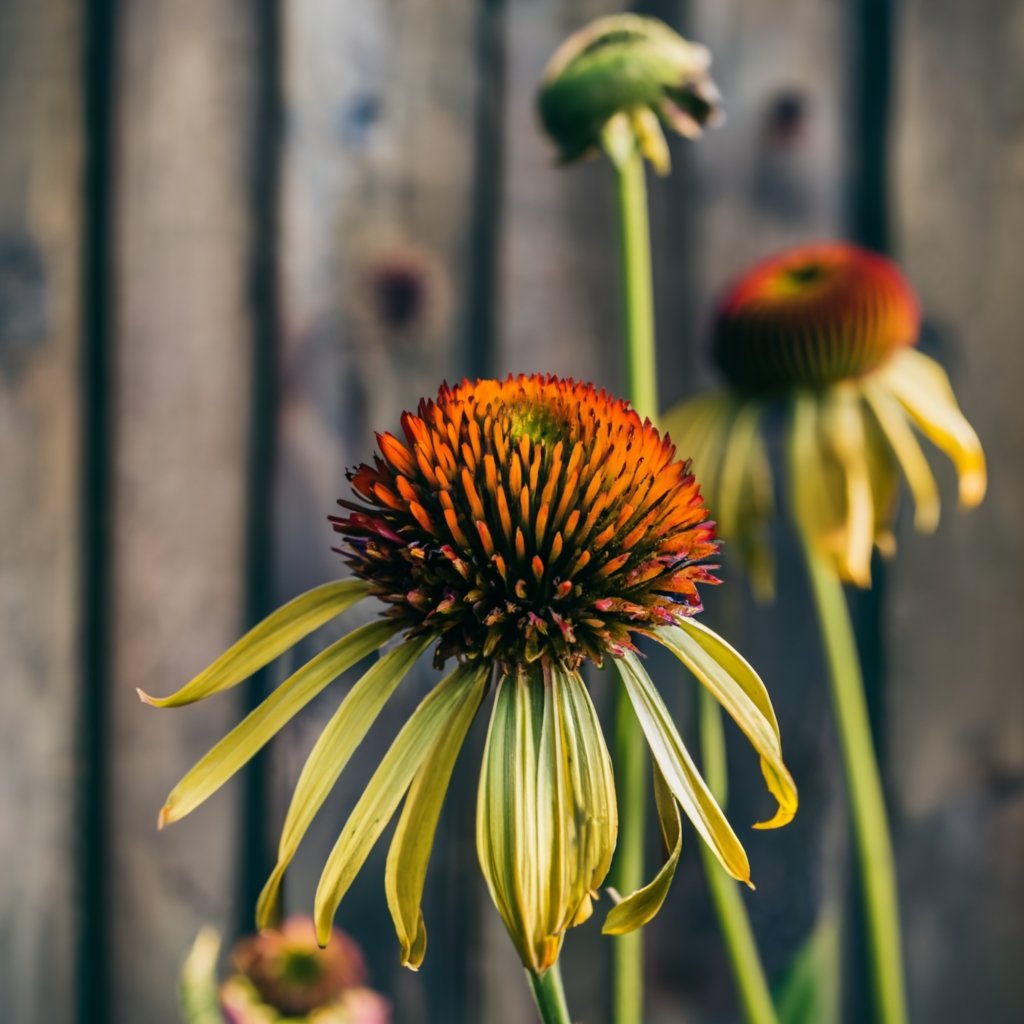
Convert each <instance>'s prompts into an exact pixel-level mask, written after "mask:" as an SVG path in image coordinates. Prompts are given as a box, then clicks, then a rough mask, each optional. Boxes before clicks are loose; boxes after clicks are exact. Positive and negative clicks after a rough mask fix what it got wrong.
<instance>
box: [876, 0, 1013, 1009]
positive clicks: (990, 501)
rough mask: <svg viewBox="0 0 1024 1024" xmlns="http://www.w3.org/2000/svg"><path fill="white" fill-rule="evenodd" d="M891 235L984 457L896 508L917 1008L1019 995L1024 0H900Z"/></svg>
mask: <svg viewBox="0 0 1024 1024" xmlns="http://www.w3.org/2000/svg"><path fill="white" fill-rule="evenodd" d="M898 24H899V39H900V56H899V60H898V62H897V65H896V67H897V73H898V79H897V95H898V97H899V101H898V103H897V106H896V109H895V121H894V130H895V156H896V164H895V167H894V168H893V170H894V187H895V202H896V245H897V254H898V256H900V257H901V259H902V262H903V263H904V265H905V266H906V269H907V272H908V274H909V276H910V279H911V281H912V282H913V283H914V285H915V286H916V287H917V289H918V290H919V292H920V294H921V298H922V302H923V307H924V314H925V322H926V329H925V333H924V343H923V344H924V347H925V349H926V351H929V352H930V353H931V354H932V355H933V356H935V357H936V358H938V359H939V361H940V362H942V363H943V365H944V366H945V367H946V368H947V370H948V371H949V372H950V375H951V377H952V380H953V386H954V388H955V390H956V392H957V396H958V398H959V400H960V403H961V405H962V407H963V409H964V411H965V413H966V414H967V416H968V417H969V418H970V420H971V422H972V423H973V424H974V426H975V428H976V429H977V431H978V433H979V434H980V436H981V439H982V442H983V444H984V445H985V447H986V451H987V454H988V457H989V469H990V490H989V494H988V495H987V497H986V499H985V502H984V504H983V505H982V506H981V508H979V509H977V510H975V511H972V512H971V513H970V514H958V512H957V511H956V509H955V507H954V506H955V490H954V487H953V486H952V473H951V471H950V470H949V468H948V466H945V465H940V463H942V462H944V460H943V459H942V458H941V457H936V458H935V459H933V460H932V461H933V464H934V465H935V466H936V468H937V471H938V473H939V479H940V481H941V483H942V485H943V486H942V494H943V500H944V509H943V512H944V516H943V522H942V525H941V526H940V528H939V531H938V533H937V535H936V536H933V537H917V536H915V535H914V534H913V533H912V532H911V529H910V525H909V523H904V529H903V530H902V531H901V533H900V546H901V551H900V554H899V557H898V558H897V559H896V561H895V563H894V565H893V567H892V570H891V594H892V597H891V602H890V608H889V616H888V622H887V632H886V638H887V641H888V642H887V650H888V662H889V668H890V680H891V681H890V686H889V702H888V735H887V749H888V750H889V752H890V753H889V767H890V782H891V786H892V789H893V793H894V797H895V801H896V805H897V808H898V810H899V812H900V826H901V827H900V830H899V848H900V869H901V871H900V878H901V882H902V885H903V902H904V916H905V919H906V931H907V940H908V951H909V964H908V969H909V972H910V997H911V1008H912V1011H913V1013H914V1016H915V1019H919V1020H933V1021H936V1022H941V1024H945V1022H949V1024H953V1022H957V1021H962V1020H985V1021H992V1022H993V1024H996V1022H999V1024H1002V1022H1004V1021H1005V1022H1009V1021H1013V1020H1019V1019H1020V1017H1021V1016H1022V1014H1024V977H1022V974H1021V971H1020V966H1019V963H1020V956H1019V951H1020V950H1021V949H1022V948H1024V917H1022V915H1021V913H1020V908H1021V907H1022V906H1024V689H1022V688H1021V685H1020V683H1021V665H1022V664H1024V634H1022V631H1021V625H1020V624H1021V621H1022V617H1024V575H1022V572H1021V565H1022V561H1024V537H1022V533H1021V523H1022V522H1024V477H1022V475H1021V466H1022V465H1024V405H1022V403H1021V400H1020V393H1021V384H1022V382H1024V352H1022V349H1021V345H1020V333H1021V327H1020V325H1021V320H1022V317H1024V299H1022V292H1021V288H1020V276H1021V267H1022V265H1024V251H1022V247H1021V238H1024V119H1022V116H1021V115H1022V111H1024V108H1022V106H1021V97H1022V96H1024V73H1022V68H1024V11H1022V9H1021V7H1020V5H1019V4H1014V3H1009V2H999V0H993V2H989V3H985V4H983V5H981V6H979V7H978V8H976V9H974V10H973V11H969V10H967V9H965V8H963V7H962V6H960V5H958V4H955V3H952V2H949V0H943V2H939V3H921V2H917V0H911V2H908V3H906V4H904V5H903V6H902V17H901V18H900V20H899V23H898Z"/></svg>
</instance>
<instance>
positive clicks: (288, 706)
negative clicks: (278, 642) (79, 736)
mask: <svg viewBox="0 0 1024 1024" xmlns="http://www.w3.org/2000/svg"><path fill="white" fill-rule="evenodd" d="M397 631H398V627H397V626H396V625H395V624H394V623H391V622H383V621H379V620H378V621H376V622H371V623H368V624H367V625H365V626H360V627H359V629H356V630H353V631H352V632H351V633H349V634H348V636H345V637H342V639H340V640H337V641H335V642H334V643H333V644H331V645H330V647H328V648H326V649H325V650H323V651H321V652H320V653H319V654H318V655H317V656H316V657H315V658H312V659H311V660H310V661H308V662H307V663H306V664H305V665H303V666H302V668H300V669H299V670H298V671H297V672H294V673H292V675H290V676H289V677H288V678H287V679H286V680H285V681H284V682H283V683H281V685H280V686H278V687H277V688H276V689H275V690H274V691H273V692H272V693H271V694H270V696H269V697H267V698H266V700H264V701H263V703H261V704H260V705H258V706H257V707H256V708H254V709H253V710H252V711H250V712H249V714H248V715H246V716H245V718H243V719H242V721H241V722H239V723H238V725H236V726H235V727H234V729H232V730H231V732H229V733H228V734H227V735H226V736H225V737H224V738H223V739H222V740H221V741H220V742H219V743H218V744H217V745H216V746H214V747H213V748H212V749H211V750H210V751H209V753H207V754H206V755H205V756H204V757H202V758H201V759H200V760H199V761H198V762H197V763H196V764H195V765H194V767H193V768H192V769H191V770H190V771H189V772H188V773H187V774H186V775H185V777H184V778H183V779H182V780H181V781H180V782H179V783H178V784H177V785H176V786H175V787H174V789H172V790H171V792H170V795H169V796H168V797H167V801H166V803H165V804H164V806H163V808H162V809H161V811H160V817H159V820H158V824H159V826H160V827H161V828H162V827H163V826H164V825H167V824H170V823H171V822H173V821H178V820H179V819H181V818H183V817H185V815H186V814H188V813H190V812H191V811H193V810H195V808H196V807H198V806H199V805H200V804H201V803H202V802H203V801H204V800H206V799H207V798H208V797H209V796H211V795H212V794H213V793H215V792H216V791H217V790H218V789H219V788H220V787H221V786H223V785H224V783H225V782H227V780H228V779H230V778H231V776H232V775H234V774H235V772H237V771H238V769H239V768H241V767H242V765H244V764H245V763H246V762H247V761H249V760H250V758H252V757H253V756H254V755H255V754H256V753H257V752H258V751H259V750H260V749H261V748H262V747H263V746H264V745H265V744H266V743H267V742H268V741H269V740H270V739H271V737H273V736H274V734H275V733H277V731H278V730H279V729H280V728H281V727H282V726H283V725H284V724H285V723H286V722H288V721H290V720H291V719H292V718H293V717H294V716H295V715H296V714H298V712H299V711H301V710H302V708H304V707H305V706H306V705H307V704H308V703H309V702H310V701H311V700H312V699H313V698H314V697H315V696H316V695H317V694H318V693H320V692H321V691H322V690H323V689H324V688H325V687H327V686H328V685H329V684H330V683H332V682H333V681H334V680H335V679H337V678H338V676H340V675H341V674H342V672H345V671H347V670H348V669H350V668H351V667H352V666H353V665H354V664H356V662H358V661H360V660H361V659H363V658H365V657H366V656H367V655H368V654H372V653H373V652H374V651H376V650H378V649H379V648H381V647H383V646H384V644H386V643H387V642H388V640H389V639H390V638H391V637H392V636H394V634H395V633H396V632H397Z"/></svg>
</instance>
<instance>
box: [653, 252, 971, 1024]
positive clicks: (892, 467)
mask: <svg viewBox="0 0 1024 1024" xmlns="http://www.w3.org/2000/svg"><path fill="white" fill-rule="evenodd" d="M919 325H920V314H919V310H918V303H917V300H916V298H915V296H914V294H913V292H912V291H911V289H910V287H909V285H908V284H907V282H906V281H905V280H904V278H903V276H902V274H901V273H900V272H899V270H898V269H897V267H896V266H895V265H894V264H893V263H891V262H890V261H889V260H887V259H885V258H883V257H881V256H878V255H876V254H874V253H870V252H867V251H866V250H863V249H860V248H858V247H856V246H853V245H847V244H844V243H818V244H813V245H806V246H801V247H798V248H796V249H791V250H788V251H786V252H783V253H780V254H779V255H777V256H775V257H772V258H770V259H768V260H766V261H764V262H763V263H761V264H759V265H758V266H757V267H755V268H754V269H753V270H751V271H750V272H749V273H747V274H746V275H744V276H743V277H742V278H741V279H740V280H739V281H738V282H737V283H736V284H735V285H734V286H733V287H732V288H731V289H730V290H729V292H728V293H727V295H726V297H725V299H724V300H723V302H722V305H721V307H720V309H719V313H718V317H717V320H716V324H715V332H714V354H715V360H716V362H717V363H718V366H719V368H720V370H721V371H722V374H723V376H724V377H725V379H726V381H727V387H726V388H725V389H723V390H722V391H720V392H717V393H714V394H709V395H705V396H702V397H699V398H696V399H694V400H692V401H690V402H688V403H684V404H683V405H682V406H680V407H678V408H677V409H675V410H673V411H672V412H670V413H669V414H668V415H667V416H666V417H665V418H664V423H665V425H666V426H667V427H668V429H670V430H671V431H672V433H673V434H674V435H675V436H682V437H686V438H687V442H688V444H689V445H690V450H691V452H692V455H693V459H694V465H695V466H696V467H697V470H698V471H699V472H700V474H701V479H702V481H703V482H704V487H705V493H706V494H707V495H708V498H709V503H710V504H711V506H712V507H713V508H714V509H715V512H716V515H717V518H718V523H719V526H720V529H721V531H722V534H723V536H724V537H725V538H726V539H728V540H731V541H732V542H733V543H734V544H735V546H736V549H737V551H738V552H739V554H740V556H741V558H742V559H743V560H744V561H745V562H746V563H747V566H748V568H749V569H750V571H751V575H752V580H753V582H754V585H755V587H756V589H758V590H759V591H760V592H761V593H763V594H770V593H771V591H772V587H773V583H774V572H773V565H772V558H771V549H770V545H769V543H768V539H767V531H768V528H769V525H770V522H771V519H772V517H773V515H774V496H773V491H774V483H773V480H772V474H771V471H770V466H769V461H768V455H767V445H766V440H765V430H766V427H767V423H768V422H769V420H770V419H771V418H773V417H775V416H776V415H779V414H781V415H783V417H784V424H783V437H784V450H785V463H784V467H783V468H784V475H785V478H786V486H787V492H788V498H789V503H788V504H789V513H790V515H791V517H792V520H793V523H794V525H795V527H796V530H797V533H798V535H799V537H800V539H801V543H802V545H803V548H804V553H805V557H806V562H807V566H808V572H809V575H810V580H811V585H812V586H811V589H812V594H813V597H814V600H815V605H816V608H817V611H818V616H819V620H820V624H821V629H822V634H823V638H824V641H825V649H826V655H827V658H828V663H829V677H830V682H831V688H832V700H833V706H834V709H835V716H836V721H837V726H838V730H839V737H840V744H841V747H842V753H843V761H844V766H845V773H846V779H847V786H848V789H849V795H850V810H851V815H852V820H853V827H854V834H855V838H856V843H857V851H858V859H859V863H860V871H861V880H862V890H863V898H864V903H865V914H866V919H867V925H868V938H869V942H870V962H871V969H872V979H873V985H874V997H875V1006H876V1013H877V1018H878V1020H879V1021H880V1022H882V1024H902V1022H903V1021H905V1020H906V1005H905V1004H906V1000H905V995H904V983H903V970H902V949H901V941H900V931H899V911H898V899H897V886H896V878H895V867H894V862H893V852H892V843H891V840H890V837H889V827H888V822H887V819H886V813H885V804H884V797H883V791H882V783H881V778H880V774H879V770H878V766H877V763H876V758H875V752H874V746H873V741H872V737H871V730H870V723H869V719H868V714H867V706H866V702H865V698H864V691H863V681H862V678H861V673H860V668H859V664H858V660H857V652H856V645H855V643H854V636H853V630H852V628H851V625H850V620H849V612H848V609H847V606H846V601H845V598H844V596H843V593H842V586H841V584H842V583H843V582H848V583H852V584H855V585H857V586H860V587H867V586H870V582H871V557H872V552H873V550H874V549H875V548H877V549H879V550H880V551H881V552H882V553H883V554H887V555H888V554H892V553H893V551H894V550H895V539H894V537H893V532H892V531H893V525H894V521H895V517H896V513H897V507H898V499H899V492H900V484H901V481H902V480H903V479H905V480H906V482H907V484H908V487H909V490H910V493H911V495H912V497H913V499H914V504H915V513H914V522H915V525H916V526H917V528H918V529H919V530H922V531H929V530H933V529H934V528H935V525H936V523H937V522H938V515H939V494H938V488H937V486H936V483H935V478H934V477H933V475H932V472H931V470H930V468H929V465H928V461H927V458H926V457H925V454H924V451H923V450H922V447H921V444H920V442H919V440H918V435H919V434H920V435H923V436H924V437H926V438H927V439H928V440H930V441H932V442H933V443H934V444H935V445H936V446H937V447H939V448H940V449H941V450H942V451H943V452H945V453H946V454H947V455H948V456H950V458H951V459H952V460H953V463H954V465H955V467H956V470H957V473H958V476H959V489H960V501H961V504H962V505H964V506H965V507H971V506H974V505H977V504H978V503H979V502H980V501H981V499H982V497H983V496H984V493H985V487H986V469H985V456H984V453H983V451H982V448H981V444H980V442H979V441H978V437H977V435H976V434H975V432H974V430H973V429H972V428H971V426H970V424H969V423H968V422H967V420H966V419H965V418H964V416H963V413H962V412H961V411H960V409H959V407H958V405H957V402H956V398H955V397H954V395H953V389H952V387H951V386H950V383H949V379H948V378H947V376H946V374H945V373H944V371H943V370H942V369H941V367H939V365H938V364H937V363H935V362H934V361H933V360H931V359H929V358H928V357H927V356H925V355H923V354H922V353H921V352H919V351H918V350H917V349H916V347H915V345H916V342H917V337H918V330H919Z"/></svg>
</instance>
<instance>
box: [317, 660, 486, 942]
mask: <svg viewBox="0 0 1024 1024" xmlns="http://www.w3.org/2000/svg"><path fill="white" fill-rule="evenodd" d="M487 677H488V670H487V668H486V667H484V668H481V667H480V666H479V665H475V664H474V665H460V666H459V667H458V668H456V669H455V671H454V672H452V673H451V674H450V675H448V676H446V677H445V678H444V679H443V680H442V681H441V682H440V683H438V684H437V686H435V687H434V689H433V690H431V691H430V693H428V694H427V696H426V697H425V698H424V699H423V701H422V702H421V703H420V705H419V707H417V708H416V710H415V711H414V712H413V714H412V717H410V718H409V720H408V721H407V722H406V723H405V725H404V726H403V727H402V730H401V731H400V732H399V734H398V736H397V737H396V738H395V741H394V742H393V743H392V744H391V747H390V748H389V749H388V752H387V754H385V755H384V759H383V760H382V761H381V763H380V765H379V766H378V768H377V770H376V771H375V772H374V773H373V777H372V778H371V779H370V781H369V783H368V784H367V786H366V789H365V790H364V791H363V795H362V796H361V797H360V798H359V801H358V803H357V804H356V806H355V808H354V809H353V811H352V813H351V815H349V819H348V821H347V822H346V823H345V827H344V828H343V829H342V830H341V834H340V835H339V836H338V841H337V842H336V843H335V844H334V849H333V850H331V854H330V856H329V857H328V858H327V864H326V865H325V866H324V870H323V874H322V875H321V876H320V883H319V885H318V886H317V890H316V898H315V900H314V905H313V917H314V920H315V923H316V934H317V939H318V940H319V942H320V943H321V945H326V944H327V941H328V939H329V938H330V934H331V926H332V923H333V921H334V915H335V913H336V912H337V909H338V905H339V904H340V903H341V901H342V899H343V898H344V896H345V893H346V892H348V889H349V886H350V885H351V884H352V882H353V880H354V879H355V877H356V875H357V874H358V873H359V869H360V868H361V867H362V866H363V863H364V861H365V860H366V858H367V857H368V856H369V853H370V850H371V849H372V848H373V845H374V843H376V841H377V839H378V838H379V837H380V834H381V832H383V831H384V829H385V828H386V827H387V824H388V822H389V821H390V820H391V817H392V815H393V814H394V813H395V811H396V809H397V808H398V805H399V803H401V801H402V797H404V796H405V793H406V790H408V788H409V786H410V785H411V784H412V780H413V778H414V777H415V775H416V773H417V771H419V768H420V766H421V765H422V764H423V762H424V760H425V758H426V757H427V755H428V754H429V753H430V751H431V749H432V748H433V746H434V744H435V743H436V742H437V739H438V737H440V736H442V735H444V734H446V733H447V732H449V731H450V730H451V729H452V728H453V725H454V723H455V722H456V721H458V720H459V719H460V717H461V716H462V715H464V714H468V713H469V712H470V710H472V713H474V714H475V713H476V710H477V709H478V708H479V707H480V702H481V700H483V695H484V692H485V690H486V688H487Z"/></svg>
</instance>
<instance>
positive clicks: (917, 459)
mask: <svg viewBox="0 0 1024 1024" xmlns="http://www.w3.org/2000/svg"><path fill="white" fill-rule="evenodd" d="M861 389H862V391H863V393H864V398H865V400H866V401H867V403H868V407H869V408H870V409H871V412H872V413H873V414H874V416H875V419H876V420H877V422H878V426H879V428H880V429H881V431H882V433H883V434H884V435H885V439H886V440H887V441H888V443H889V446H890V447H891V448H892V451H893V454H894V455H895V457H896V459H897V461H898V462H899V464H900V466H901V468H902V469H903V473H904V475H905V476H906V478H907V485H908V486H909V487H910V493H911V496H912V497H913V499H914V526H915V527H916V528H917V529H918V530H919V531H920V532H921V533H931V532H933V531H934V530H935V528H936V527H937V526H938V525H939V489H938V487H937V486H936V483H935V477H934V476H933V475H932V471H931V468H930V467H929V465H928V460H927V459H926V458H925V455H924V452H923V451H922V450H921V445H920V444H918V441H917V438H916V437H915V436H914V431H913V430H912V429H911V427H910V424H909V423H908V422H907V417H906V413H905V412H904V411H903V409H902V407H901V406H900V404H899V403H898V402H897V401H896V400H895V399H894V398H892V397H890V395H889V393H888V391H886V390H885V389H884V388H882V387H879V386H878V385H877V384H876V383H875V382H874V381H873V380H870V379H869V380H865V381H864V382H863V384H862V385H861Z"/></svg>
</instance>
